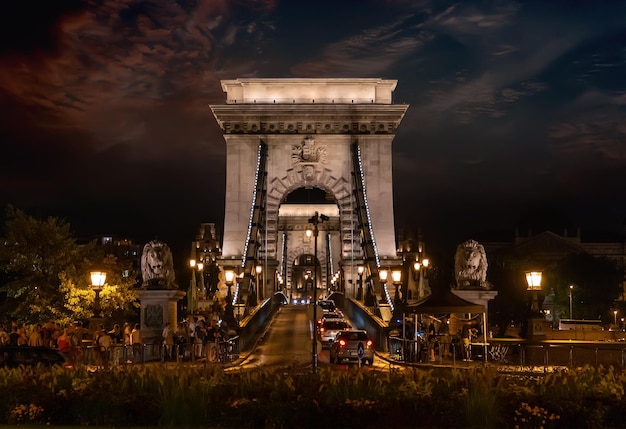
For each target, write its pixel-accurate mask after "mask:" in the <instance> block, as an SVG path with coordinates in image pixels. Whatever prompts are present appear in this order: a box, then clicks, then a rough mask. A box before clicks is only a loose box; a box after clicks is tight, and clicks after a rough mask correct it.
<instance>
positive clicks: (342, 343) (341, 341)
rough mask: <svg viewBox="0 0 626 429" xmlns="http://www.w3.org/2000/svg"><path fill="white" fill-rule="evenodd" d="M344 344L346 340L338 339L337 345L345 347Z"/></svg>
mask: <svg viewBox="0 0 626 429" xmlns="http://www.w3.org/2000/svg"><path fill="white" fill-rule="evenodd" d="M346 344H347V343H346V340H339V347H345V346H346Z"/></svg>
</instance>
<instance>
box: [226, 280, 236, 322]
mask: <svg viewBox="0 0 626 429" xmlns="http://www.w3.org/2000/svg"><path fill="white" fill-rule="evenodd" d="M224 281H225V282H226V286H228V292H227V294H226V309H225V312H226V314H224V319H225V320H226V322H227V323H228V326H233V324H234V322H235V314H234V313H233V293H232V290H231V288H232V287H233V283H234V281H235V272H234V271H233V270H225V271H224Z"/></svg>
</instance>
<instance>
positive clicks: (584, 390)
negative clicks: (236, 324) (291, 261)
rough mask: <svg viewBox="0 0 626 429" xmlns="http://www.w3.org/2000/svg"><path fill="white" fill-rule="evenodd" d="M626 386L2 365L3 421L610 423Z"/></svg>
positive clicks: (605, 380) (623, 411)
mask: <svg viewBox="0 0 626 429" xmlns="http://www.w3.org/2000/svg"><path fill="white" fill-rule="evenodd" d="M625 386H626V376H625V374H624V373H622V372H616V371H614V370H613V369H612V368H608V369H605V368H597V369H596V368H591V367H587V368H583V369H579V370H575V371H564V372H556V373H550V374H541V375H539V376H537V375H534V376H529V375H514V374H503V373H499V372H497V371H496V370H495V369H493V368H489V367H486V368H476V369H472V370H465V369H463V370H455V369H452V370H450V369H428V370H424V369H415V370H406V371H401V372H400V371H394V372H386V373H381V372H371V371H367V370H364V369H359V368H353V369H351V370H348V371H339V370H337V369H336V368H320V371H319V372H318V374H315V375H313V374H310V373H302V372H300V373H298V372H296V371H289V370H284V369H282V370H267V369H259V370H252V371H248V370H246V371H240V372H233V373H225V372H224V371H223V370H222V369H221V368H219V367H216V366H206V367H204V368H192V367H189V366H184V365H180V366H176V367H174V368H171V367H167V368H166V367H164V366H129V367H119V368H114V369H111V370H108V371H97V372H89V371H87V370H86V369H84V368H77V369H72V370H67V369H62V368H53V369H48V368H43V367H38V368H18V369H1V370H0V424H50V425H80V426H87V425H90V426H116V427H128V426H144V427H145V426H151V427H155V426H164V427H188V428H195V427H224V428H228V427H237V428H239V427H243V428H257V427H258V428H265V427H267V428H283V427H284V428H303V429H306V428H316V427H339V428H341V427H344V428H353V427H354V428H374V427H381V426H382V427H388V426H393V427H394V428H404V427H412V428H413V427H424V428H455V427H462V428H472V427H476V428H490V427H493V428H506V427H511V428H513V427H519V428H527V427H528V428H530V427H544V428H550V427H553V428H560V427H567V428H583V427H584V428H590V427H591V428H593V427H598V428H600V427H602V428H607V427H609V428H610V427H620V426H621V425H622V422H623V421H624V419H625V418H626V402H625V401H624V399H625V398H624V392H625V390H624V388H625ZM583 415H584V416H585V418H584V419H581V418H580V416H583Z"/></svg>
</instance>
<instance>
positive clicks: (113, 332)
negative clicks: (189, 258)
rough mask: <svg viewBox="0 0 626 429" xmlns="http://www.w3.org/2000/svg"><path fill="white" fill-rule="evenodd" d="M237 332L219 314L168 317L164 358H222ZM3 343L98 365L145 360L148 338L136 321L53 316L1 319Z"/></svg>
mask: <svg viewBox="0 0 626 429" xmlns="http://www.w3.org/2000/svg"><path fill="white" fill-rule="evenodd" d="M232 334H233V332H232V331H230V330H229V327H228V325H227V324H226V323H225V322H221V323H220V321H219V319H218V318H216V317H208V318H205V317H204V316H201V315H196V316H189V317H187V318H185V319H183V320H182V321H181V322H180V323H179V324H178V325H177V326H171V324H170V323H166V324H165V326H164V328H163V331H162V342H161V344H158V346H161V349H162V353H163V355H162V356H163V358H164V359H165V360H183V359H187V360H192V359H193V360H202V359H204V360H206V361H211V362H214V361H218V360H222V359H223V357H224V353H227V352H228V350H227V349H228V339H229V338H230V337H231V336H232ZM1 346H15V347H18V346H35V347H50V348H56V349H58V350H59V351H60V352H61V353H63V354H65V355H66V357H67V358H68V360H69V361H70V362H75V363H77V362H82V361H83V360H85V359H84V358H85V356H86V354H87V353H89V356H88V359H87V360H90V361H95V362H94V363H95V364H97V365H102V366H108V365H109V364H113V365H117V364H119V363H123V362H125V363H133V362H141V361H143V357H144V355H143V353H144V351H145V350H144V349H145V346H146V345H145V344H144V341H143V338H142V332H141V329H140V325H139V324H138V323H130V322H126V323H124V324H123V326H120V324H118V323H114V324H113V325H112V326H111V327H110V328H109V329H107V328H106V327H105V325H104V324H103V323H99V324H97V325H96V326H94V327H92V329H87V328H86V327H84V326H83V324H82V323H81V322H80V321H76V322H74V323H72V324H70V325H67V326H63V325H61V324H60V323H57V322H53V321H49V322H46V323H37V324H31V325H27V324H21V323H18V322H15V321H13V322H11V323H10V324H9V325H5V324H3V323H0V347H1Z"/></svg>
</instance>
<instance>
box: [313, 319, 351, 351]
mask: <svg viewBox="0 0 626 429" xmlns="http://www.w3.org/2000/svg"><path fill="white" fill-rule="evenodd" d="M350 328H352V326H350V324H349V323H348V322H347V321H345V320H326V321H324V322H322V323H321V324H320V328H319V334H320V341H321V342H322V347H323V346H328V345H330V344H332V342H333V340H334V339H335V337H336V336H337V334H338V333H339V332H341V331H344V330H346V329H350Z"/></svg>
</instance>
